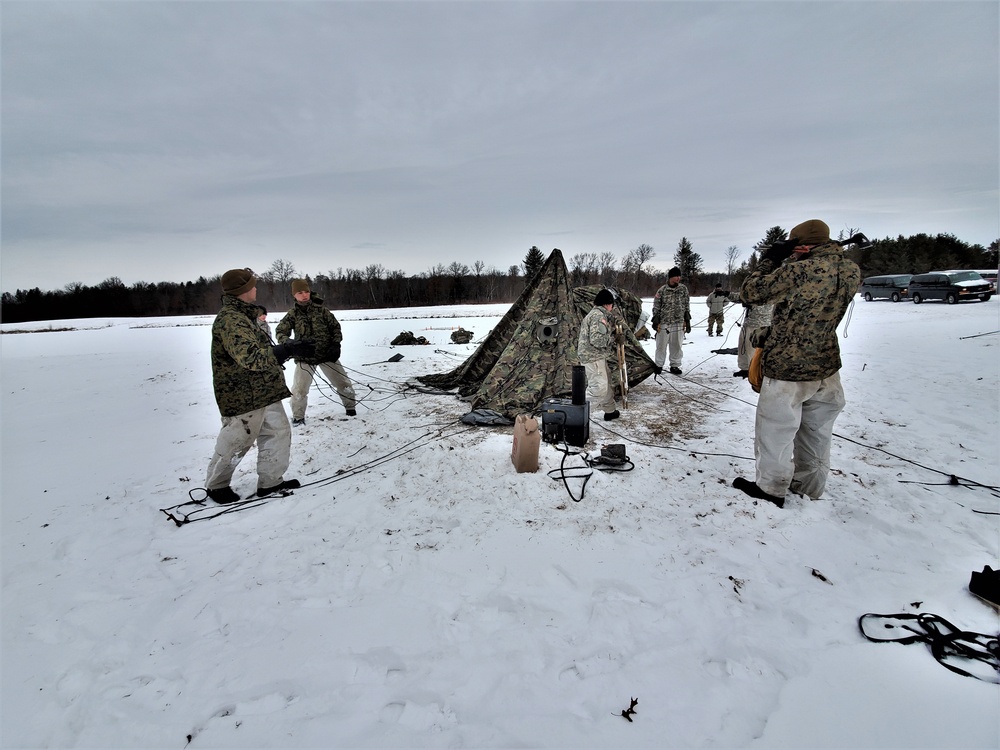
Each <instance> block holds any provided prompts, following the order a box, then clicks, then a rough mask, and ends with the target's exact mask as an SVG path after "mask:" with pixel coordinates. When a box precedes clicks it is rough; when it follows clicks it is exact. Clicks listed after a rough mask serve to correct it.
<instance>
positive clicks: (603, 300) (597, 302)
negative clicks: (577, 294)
mask: <svg viewBox="0 0 1000 750" xmlns="http://www.w3.org/2000/svg"><path fill="white" fill-rule="evenodd" d="M614 303H615V295H613V294H612V293H611V290H610V289H602V290H601V291H599V292H598V293H597V296H596V297H594V307H600V306H601V305H613V304H614Z"/></svg>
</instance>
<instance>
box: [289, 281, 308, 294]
mask: <svg viewBox="0 0 1000 750" xmlns="http://www.w3.org/2000/svg"><path fill="white" fill-rule="evenodd" d="M308 291H309V282H308V281H306V280H305V279H294V280H293V281H292V294H298V293H299V292H308Z"/></svg>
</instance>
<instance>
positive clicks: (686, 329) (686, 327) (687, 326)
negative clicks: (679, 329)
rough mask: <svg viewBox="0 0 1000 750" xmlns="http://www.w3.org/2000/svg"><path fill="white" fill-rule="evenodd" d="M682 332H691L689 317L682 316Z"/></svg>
mask: <svg viewBox="0 0 1000 750" xmlns="http://www.w3.org/2000/svg"><path fill="white" fill-rule="evenodd" d="M684 333H691V318H684Z"/></svg>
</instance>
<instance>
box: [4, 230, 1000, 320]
mask: <svg viewBox="0 0 1000 750" xmlns="http://www.w3.org/2000/svg"><path fill="white" fill-rule="evenodd" d="M786 236H787V233H786V232H785V230H783V229H782V228H781V227H772V228H771V229H769V230H768V231H767V233H766V235H765V237H764V239H762V240H761V241H760V242H758V243H757V244H756V245H754V248H753V250H752V251H751V253H750V256H749V258H747V259H746V260H744V261H742V262H741V263H739V265H737V261H739V259H740V255H741V253H740V251H739V249H738V248H736V247H730V248H729V249H728V250H727V251H726V262H727V268H726V270H724V271H704V270H703V265H704V264H703V261H702V259H701V256H700V255H699V254H698V253H695V252H694V251H693V248H692V246H691V243H690V242H689V241H688V240H687V239H686V238H681V240H680V242H679V243H678V247H677V249H676V251H675V252H674V254H673V262H672V263H670V264H669V265H668V266H667V267H666V268H663V269H660V268H658V267H654V266H653V265H652V263H651V261H652V259H653V258H654V257H655V256H656V252H655V251H654V249H653V248H652V247H651V246H649V245H645V244H642V245H639V246H638V247H637V248H635V249H634V250H630V251H628V252H627V253H625V255H624V256H623V257H621V258H619V257H618V256H616V255H615V254H614V253H611V252H605V253H600V254H598V253H578V254H576V255H573V256H572V257H570V258H565V260H566V265H567V268H568V270H569V273H570V282H571V284H572V285H573V286H574V287H576V286H587V285H591V284H603V285H604V286H608V287H614V288H618V289H625V290H628V291H630V292H632V293H633V294H635V295H637V296H639V297H652V296H653V295H654V294H655V293H656V290H657V289H659V288H660V287H661V286H662V285H663V284H665V283H666V280H667V271H668V270H669V268H670V267H672V266H677V267H679V268H680V269H681V271H682V278H683V280H684V283H685V284H687V286H688V288H689V290H690V293H691V295H692V296H704V295H706V294H708V293H709V292H711V291H712V289H713V288H714V286H715V284H716V283H720V284H722V285H723V286H725V287H726V288H730V289H738V288H739V286H740V285H741V284H742V283H743V280H744V279H745V278H746V276H747V275H749V274H750V273H751V272H752V271H753V269H754V268H755V267H756V265H757V258H758V253H759V251H760V250H761V249H762V248H764V247H765V246H766V245H768V244H769V243H770V242H774V241H776V240H781V239H784V238H785V237H786ZM840 239H844V238H843V237H841V238H840ZM998 245H1000V241H997V240H995V241H994V242H992V243H991V244H990V247H989V248H984V247H982V246H981V245H970V244H968V243H966V242H963V241H961V240H959V239H957V238H956V237H955V236H954V235H951V234H938V235H934V236H932V235H927V234H917V235H912V236H910V237H903V236H902V235H900V236H899V237H897V238H895V239H890V238H886V239H884V240H874V241H873V242H872V243H871V244H870V245H868V246H866V247H854V246H849V247H848V249H847V251H846V254H847V256H848V257H849V258H851V259H852V260H854V261H855V262H856V263H857V264H858V265H859V266H860V267H861V272H862V276H863V277H864V276H873V275H878V274H887V273H923V272H926V271H932V270H944V269H995V268H997V265H998V252H997V250H998ZM546 257H547V256H546V254H544V253H542V251H540V250H539V249H538V248H537V247H532V248H530V249H529V250H528V252H527V254H526V255H525V258H524V261H523V262H522V263H521V264H519V265H512V266H510V267H509V268H508V269H507V270H506V271H501V270H499V269H497V268H495V267H492V266H487V264H486V263H485V262H483V261H476V262H474V263H473V264H472V266H471V267H470V266H468V265H466V264H464V263H458V262H455V263H452V264H450V265H448V266H445V265H441V264H439V265H437V266H434V267H433V268H431V269H430V270H429V271H426V272H424V273H421V274H418V275H415V276H408V275H406V274H405V273H403V272H402V271H390V270H387V269H385V268H384V267H382V266H381V265H377V264H373V265H369V266H367V267H366V268H363V269H354V268H347V269H337V270H336V271H330V272H328V273H317V274H315V275H310V274H308V273H300V272H299V271H298V270H297V269H296V268H295V266H294V264H293V263H292V262H291V261H289V260H285V259H277V260H275V261H274V262H273V263H272V264H271V266H270V267H269V268H268V270H267V271H264V272H263V273H260V274H258V282H257V304H259V305H261V306H262V307H264V308H266V309H267V310H268V311H269V312H284V311H285V310H287V309H289V308H290V307H291V305H292V303H293V301H294V300H293V298H292V294H291V281H292V280H293V279H297V278H304V279H306V280H308V281H309V284H310V286H311V288H312V291H313V292H315V293H316V294H317V295H318V296H320V297H322V298H323V299H324V301H325V304H326V305H327V306H328V307H330V308H331V309H334V310H359V309H374V308H393V307H426V306H432V305H459V304H495V303H513V302H514V300H516V299H517V297H518V295H520V293H521V291H522V290H523V289H524V286H525V284H526V283H527V280H528V279H530V278H531V277H532V276H533V275H534V273H535V272H536V271H537V270H538V268H540V267H541V265H542V264H543V263H544V262H545V258H546ZM220 279H221V275H216V276H211V277H207V278H206V277H204V276H200V277H199V278H198V279H197V280H196V281H186V282H169V281H161V282H157V283H150V282H142V281H140V282H136V283H135V284H131V285H126V284H125V283H124V282H122V280H121V279H119V278H118V277H114V276H113V277H110V278H107V279H105V280H104V281H102V282H100V283H99V284H97V285H95V286H87V285H85V284H81V283H73V284H67V285H66V286H65V287H64V288H63V289H60V290H55V291H42V290H41V289H40V288H38V287H35V288H33V289H18V290H17V291H16V292H15V293H9V292H4V293H3V295H2V299H0V322H3V323H20V322H26V321H36V320H62V319H74V318H96V317H150V316H171V315H214V314H215V313H216V312H218V310H219V306H220V298H221V296H222V288H221V281H220Z"/></svg>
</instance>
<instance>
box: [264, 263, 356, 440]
mask: <svg viewBox="0 0 1000 750" xmlns="http://www.w3.org/2000/svg"><path fill="white" fill-rule="evenodd" d="M292 295H293V296H294V297H295V304H294V305H292V309H291V310H289V311H288V313H287V314H286V315H285V317H283V318H282V319H281V322H280V323H278V327H277V329H276V330H275V335H276V337H277V339H278V343H279V344H283V343H285V342H286V341H288V340H289V339H290V336H291V334H292V333H294V334H295V337H296V339H309V340H311V341H313V342H314V343H315V344H316V355H315V356H314V357H309V358H297V359H296V360H295V362H296V364H295V374H294V376H293V377H292V424H304V423H305V421H306V406H307V405H308V401H309V389H310V388H311V387H312V382H313V378H314V377H315V376H316V370H317V368H318V369H319V371H320V372H321V373H322V374H323V376H324V378H325V379H326V380H327V382H328V383H330V385H332V386H333V388H334V389H335V390H336V391H337V395H338V396H339V397H340V402H341V403H342V404H343V406H344V409H345V410H346V411H347V415H348V416H349V417H353V416H355V415H356V414H357V411H356V409H355V407H356V406H357V397H356V395H355V392H354V384H353V383H352V382H351V379H350V378H349V377H348V376H347V372H346V371H345V370H344V366H343V365H342V364H340V345H341V342H342V341H343V340H344V335H343V333H342V332H341V329H340V321H338V320H337V318H336V317H334V314H333V313H332V312H330V311H329V310H327V309H326V307H324V306H323V298H322V297H320V296H318V295H317V294H314V293H313V292H312V291H311V290H310V289H309V282H307V281H305V280H304V279H295V280H294V281H293V282H292Z"/></svg>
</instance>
